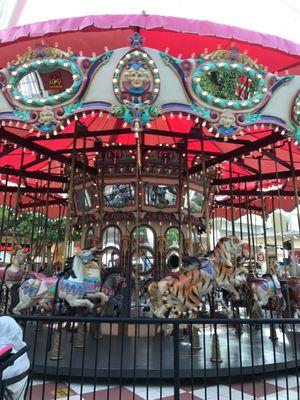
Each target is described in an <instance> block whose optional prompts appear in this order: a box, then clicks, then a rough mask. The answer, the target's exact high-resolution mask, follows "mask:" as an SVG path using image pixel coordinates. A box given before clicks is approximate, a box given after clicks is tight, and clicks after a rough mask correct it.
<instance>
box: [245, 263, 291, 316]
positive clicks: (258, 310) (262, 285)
mask: <svg viewBox="0 0 300 400" xmlns="http://www.w3.org/2000/svg"><path fill="white" fill-rule="evenodd" d="M277 272H278V264H277V262H276V261H275V260H272V261H270V263H269V272H268V273H267V274H264V275H263V276H262V277H261V278H258V277H256V276H255V275H254V274H249V277H248V278H249V279H248V287H249V289H250V295H251V299H252V304H251V307H250V315H251V316H252V317H258V318H262V317H263V309H262V307H264V306H266V305H267V304H268V303H269V301H270V300H271V301H274V302H275V304H276V311H277V313H280V312H282V311H283V310H284V309H285V308H286V302H285V299H284V296H283V293H282V290H281V285H280V282H279V280H278V277H277Z"/></svg>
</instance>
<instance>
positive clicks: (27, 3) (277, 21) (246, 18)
mask: <svg viewBox="0 0 300 400" xmlns="http://www.w3.org/2000/svg"><path fill="white" fill-rule="evenodd" d="M143 11H145V12H146V13H147V14H159V15H165V16H177V17H185V18H193V19H198V20H208V21H212V22H218V23H223V24H227V25H233V26H238V27H241V28H246V29H251V30H255V31H257V32H262V33H269V34H272V35H276V36H279V37H283V38H286V39H289V40H292V41H294V42H296V43H300V28H299V27H300V0H267V1H266V0H265V1H264V0H251V1H246V0H206V1H204V0H185V1H183V0H109V1H108V0H0V28H1V29H3V28H6V27H7V25H9V26H13V25H23V24H30V23H33V22H37V21H46V20H49V19H57V18H66V17H72V16H82V15H92V14H139V13H141V12H143Z"/></svg>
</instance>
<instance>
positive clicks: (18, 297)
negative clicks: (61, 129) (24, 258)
mask: <svg viewBox="0 0 300 400" xmlns="http://www.w3.org/2000/svg"><path fill="white" fill-rule="evenodd" d="M96 256H98V251H95V250H82V251H81V252H80V253H78V254H76V255H75V256H74V257H73V259H72V265H71V267H70V271H69V273H70V276H69V277H68V278H66V277H65V276H64V277H61V278H59V277H57V276H54V277H51V278H47V277H45V276H44V275H43V274H36V275H35V277H34V278H33V277H31V278H29V279H27V280H26V281H24V282H23V283H22V285H21V286H20V287H19V288H16V287H13V288H12V305H11V311H12V312H13V313H14V314H20V312H21V311H22V310H25V309H27V308H29V307H31V306H32V305H35V304H36V303H38V302H39V301H40V300H48V301H51V300H53V299H54V298H55V297H57V298H59V299H62V300H65V301H66V302H67V303H69V305H70V306H71V307H85V308H87V309H89V310H90V311H92V310H93V307H94V304H93V303H92V302H91V301H90V300H89V299H99V300H100V301H101V302H104V303H106V302H107V301H108V297H107V296H106V294H105V293H103V292H100V272H98V273H97V274H96V268H95V265H94V266H93V272H91V273H90V275H89V276H88V277H87V278H86V279H85V276H84V268H85V266H86V265H87V264H89V263H91V262H92V261H93V260H94V259H95V257H96ZM95 274H96V275H97V276H95ZM14 288H15V290H14Z"/></svg>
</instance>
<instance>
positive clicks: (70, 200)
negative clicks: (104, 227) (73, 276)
mask: <svg viewBox="0 0 300 400" xmlns="http://www.w3.org/2000/svg"><path fill="white" fill-rule="evenodd" d="M79 129H80V126H79V124H78V122H77V123H76V125H75V130H74V138H73V151H72V162H71V171H70V179H69V194H68V208H67V220H66V229H65V239H64V246H65V250H64V259H63V264H65V261H66V259H67V257H68V256H69V251H70V245H69V240H70V233H71V219H72V212H73V205H74V204H73V203H74V198H73V196H74V173H75V157H76V143H77V133H78V131H79Z"/></svg>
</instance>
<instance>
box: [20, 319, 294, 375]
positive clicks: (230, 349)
mask: <svg viewBox="0 0 300 400" xmlns="http://www.w3.org/2000/svg"><path fill="white" fill-rule="evenodd" d="M113 325H117V324H113ZM212 328H213V327H212V326H211V329H210V326H209V325H207V326H206V328H205V333H203V331H202V333H201V334H200V345H201V349H197V350H196V349H192V346H191V344H190V340H189V335H185V336H183V338H181V340H180V341H179V342H178V344H176V343H174V337H173V336H166V337H165V336H162V335H156V336H151V335H144V334H145V332H144V333H143V332H142V333H140V336H138V337H137V336H136V337H135V336H132V335H128V334H126V335H124V336H122V335H119V334H115V332H114V331H113V329H111V330H110V333H111V335H109V334H108V335H107V334H105V329H103V328H102V331H104V334H103V337H102V338H101V339H98V340H95V339H93V335H92V334H90V333H87V335H86V339H85V343H84V347H83V348H75V347H74V342H73V343H72V336H73V339H74V336H75V335H72V334H71V333H70V332H64V333H63V335H62V339H61V346H60V348H61V354H62V358H61V359H57V360H53V359H51V352H50V351H49V334H48V330H47V327H44V329H43V331H41V332H38V333H37V334H35V332H36V329H35V324H32V325H30V326H27V328H26V332H25V340H26V342H27V343H28V345H29V355H30V358H31V360H34V363H33V364H34V367H33V373H34V374H41V373H43V374H44V373H46V374H47V375H48V376H49V377H50V376H60V377H67V376H68V377H69V376H72V377H73V378H81V377H82V376H84V378H85V379H87V380H88V379H89V378H90V379H92V378H95V377H97V378H118V379H120V378H121V379H123V378H124V379H129V378H136V379H157V378H160V379H172V378H174V365H175V364H174V351H175V352H177V351H178V352H177V354H176V355H175V356H176V357H175V358H176V360H175V361H176V363H177V364H178V369H179V376H180V378H191V377H195V378H197V377H198V378H205V377H207V378H212V377H218V376H219V377H227V376H232V377H233V376H240V375H244V376H246V375H253V374H262V373H267V372H268V373H269V372H276V373H277V372H279V371H284V370H287V369H292V368H297V366H298V363H297V360H298V359H300V331H296V332H295V333H293V332H292V331H291V330H289V328H288V326H286V328H285V333H283V332H282V331H281V330H280V329H279V328H277V329H276V333H277V336H278V340H276V341H272V340H271V339H270V338H269V336H270V329H269V327H268V326H265V327H263V329H262V330H261V329H260V330H255V329H254V327H253V330H252V335H250V333H249V326H246V327H244V332H243V334H242V335H240V336H238V335H237V334H236V333H235V330H234V327H229V330H228V334H227V329H226V327H225V325H224V326H220V327H218V336H219V344H220V357H221V359H222V362H215V361H211V357H212V340H213V335H212ZM148 334H149V331H148ZM143 335H144V336H143ZM251 336H252V337H251ZM295 347H296V351H295Z"/></svg>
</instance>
